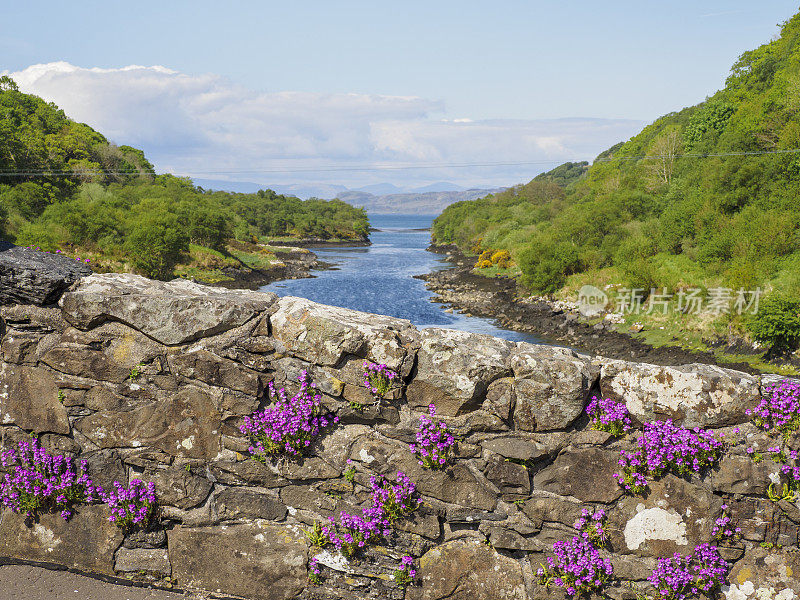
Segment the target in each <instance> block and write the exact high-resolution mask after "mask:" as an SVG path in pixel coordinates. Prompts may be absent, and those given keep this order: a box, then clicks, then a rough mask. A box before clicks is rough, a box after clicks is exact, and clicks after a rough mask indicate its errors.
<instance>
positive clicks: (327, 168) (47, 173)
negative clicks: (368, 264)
mask: <svg viewBox="0 0 800 600" xmlns="http://www.w3.org/2000/svg"><path fill="white" fill-rule="evenodd" d="M797 153H800V148H792V149H786V150H760V151H752V152H712V153H707V154H706V153H704V154H701V153H686V154H650V155H638V156H609V157H603V158H598V159H596V160H595V161H594V162H595V163H598V162H611V161H614V160H628V161H631V160H664V159H667V160H676V159H683V158H693V159H701V158H718V157H728V156H764V155H773V154H797ZM566 162H574V163H580V162H586V161H580V160H573V161H566V160H563V159H557V160H532V161H516V162H481V163H428V164H424V165H419V164H409V163H406V164H391V165H369V166H367V165H356V166H349V167H348V166H342V165H324V166H320V167H298V168H264V169H227V170H219V171H207V170H205V171H204V170H201V171H193V172H192V173H193V175H192V176H195V177H196V176H198V175H261V174H270V173H327V172H357V171H404V170H417V169H462V168H488V167H524V166H531V165H552V164H563V163H566ZM136 174H144V173H142V172H138V173H137V172H131V171H106V170H76V171H72V170H40V171H3V170H0V177H35V176H40V177H58V176H70V177H71V176H76V175H136Z"/></svg>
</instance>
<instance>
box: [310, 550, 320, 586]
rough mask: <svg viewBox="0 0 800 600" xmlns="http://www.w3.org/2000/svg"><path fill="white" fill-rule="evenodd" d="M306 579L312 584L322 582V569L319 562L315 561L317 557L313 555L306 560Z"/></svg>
mask: <svg viewBox="0 0 800 600" xmlns="http://www.w3.org/2000/svg"><path fill="white" fill-rule="evenodd" d="M308 570H309V574H308V580H309V581H310V582H311V583H313V584H314V585H319V584H320V583H322V577H321V574H322V570H321V569H320V568H319V564H318V563H317V558H316V557H313V558H312V559H311V560H309V561H308Z"/></svg>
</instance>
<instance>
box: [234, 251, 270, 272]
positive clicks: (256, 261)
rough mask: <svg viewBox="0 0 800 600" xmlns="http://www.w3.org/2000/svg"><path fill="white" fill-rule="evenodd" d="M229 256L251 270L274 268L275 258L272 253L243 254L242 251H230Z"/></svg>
mask: <svg viewBox="0 0 800 600" xmlns="http://www.w3.org/2000/svg"><path fill="white" fill-rule="evenodd" d="M230 253H231V255H233V256H235V257H236V258H238V259H239V260H240V261H242V262H243V263H244V264H245V265H247V266H248V267H250V268H251V269H269V268H270V267H273V266H275V260H276V257H275V255H274V254H273V253H272V252H268V251H266V250H265V251H262V252H258V253H256V252H245V251H244V250H236V249H234V248H231V249H230Z"/></svg>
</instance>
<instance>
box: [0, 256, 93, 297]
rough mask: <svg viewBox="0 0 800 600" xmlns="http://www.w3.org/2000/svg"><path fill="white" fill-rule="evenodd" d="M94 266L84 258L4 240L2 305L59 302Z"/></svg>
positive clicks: (0, 265) (0, 260)
mask: <svg viewBox="0 0 800 600" xmlns="http://www.w3.org/2000/svg"><path fill="white" fill-rule="evenodd" d="M91 273H92V270H91V269H90V268H89V265H87V264H86V263H84V262H81V261H78V260H74V259H72V258H68V257H66V256H62V255H60V254H51V253H49V252H40V251H38V250H33V249H32V248H23V247H22V246H15V245H13V244H9V243H8V242H3V241H0V305H2V304H33V305H36V306H46V305H49V304H55V303H56V302H58V299H59V298H60V297H61V294H62V293H63V292H64V291H65V290H66V289H67V288H68V287H69V286H70V285H72V284H73V283H74V282H75V281H77V280H78V279H80V278H81V277H86V276H87V275H90V274H91Z"/></svg>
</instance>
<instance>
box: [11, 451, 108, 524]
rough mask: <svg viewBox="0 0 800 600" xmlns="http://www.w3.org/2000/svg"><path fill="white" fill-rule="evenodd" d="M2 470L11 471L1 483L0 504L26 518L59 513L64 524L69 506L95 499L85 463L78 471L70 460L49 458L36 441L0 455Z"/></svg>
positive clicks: (59, 457) (82, 462)
mask: <svg viewBox="0 0 800 600" xmlns="http://www.w3.org/2000/svg"><path fill="white" fill-rule="evenodd" d="M0 463H2V465H3V467H13V471H12V473H11V474H8V473H7V474H5V476H4V477H3V481H2V483H0V501H2V502H1V503H2V505H3V506H7V507H9V508H10V509H11V510H13V511H14V512H17V513H25V514H26V516H28V517H33V516H34V515H36V514H38V513H41V512H43V511H56V510H57V511H60V512H61V516H62V517H63V518H64V520H67V519H69V518H70V516H72V510H71V508H72V506H73V505H74V504H78V503H82V502H91V501H92V500H94V499H95V488H94V486H92V481H91V480H90V479H89V478H88V477H87V476H86V461H85V460H83V461H80V469H77V468H76V467H75V462H74V461H73V459H72V458H70V457H68V456H62V455H60V454H59V455H51V454H49V453H48V452H47V451H46V450H44V448H42V447H41V446H39V442H38V441H37V440H30V441H28V440H23V441H21V442H20V443H19V444H18V446H17V449H16V450H14V449H13V448H12V449H10V450H6V451H5V452H3V453H2V454H0Z"/></svg>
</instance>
